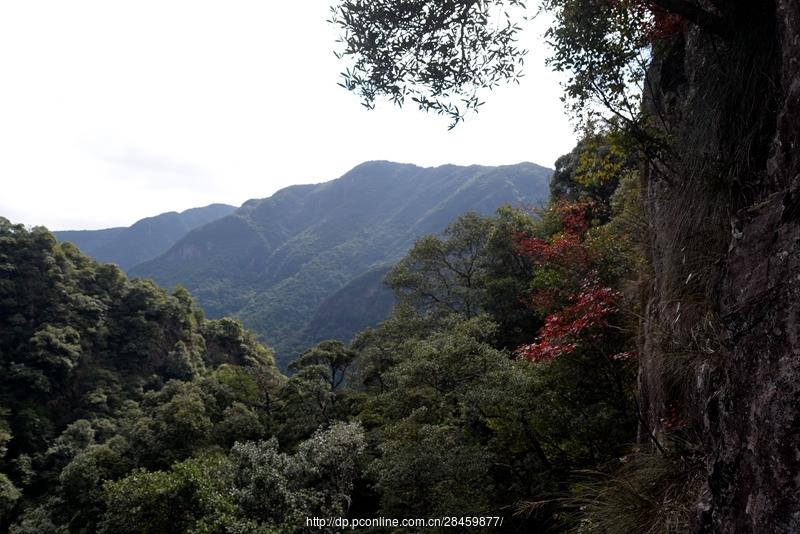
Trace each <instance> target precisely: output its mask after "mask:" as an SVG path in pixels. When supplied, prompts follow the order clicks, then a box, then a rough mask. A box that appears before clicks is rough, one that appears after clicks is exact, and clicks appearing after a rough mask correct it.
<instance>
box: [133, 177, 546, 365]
mask: <svg viewBox="0 0 800 534" xmlns="http://www.w3.org/2000/svg"><path fill="white" fill-rule="evenodd" d="M550 174H551V171H550V170H549V169H547V168H544V167H540V166H538V165H534V164H532V163H521V164H518V165H511V166H503V167H482V166H470V167H459V166H455V165H445V166H441V167H436V168H422V167H417V166H415V165H406V164H397V163H390V162H381V161H376V162H369V163H364V164H362V165H359V166H357V167H356V168H354V169H353V170H351V171H350V172H348V173H347V174H345V175H344V176H342V177H341V178H339V179H337V180H333V181H331V182H326V183H322V184H316V185H300V186H292V187H288V188H286V189H283V190H281V191H279V192H277V193H276V194H275V195H273V196H272V197H269V198H266V199H261V200H250V201H248V202H246V203H245V204H244V205H243V206H242V207H241V208H240V209H238V210H237V211H236V212H235V213H233V214H232V215H230V216H228V217H224V218H222V219H219V220H217V221H214V222H213V223H211V224H208V225H206V226H204V227H202V228H198V229H196V230H195V231H193V232H190V233H189V234H188V235H186V236H185V237H184V238H183V239H181V240H180V241H179V242H178V243H176V244H175V245H174V246H173V247H172V248H171V249H170V250H169V251H167V252H166V253H165V254H163V255H161V256H160V257H158V258H156V259H154V260H151V261H148V262H145V263H143V264H140V265H138V266H136V267H134V268H133V269H132V270H131V273H132V274H133V275H135V276H141V277H145V278H152V279H153V280H155V281H156V282H157V283H159V284H160V285H161V286H163V287H171V286H173V285H175V284H181V285H183V286H185V287H186V288H188V289H189V290H190V291H191V293H192V295H194V296H195V298H197V299H198V302H200V304H201V305H202V306H203V308H204V309H205V311H206V313H208V314H209V315H210V316H211V317H221V316H223V315H231V314H233V315H237V316H238V317H240V318H241V319H242V320H243V321H244V323H245V324H246V325H247V326H248V327H250V328H252V329H254V330H255V331H256V332H258V333H259V334H260V335H261V336H262V337H263V339H264V341H266V342H267V343H269V344H270V345H272V346H274V347H275V348H276V352H277V353H278V355H279V356H278V357H279V358H285V357H288V356H291V355H292V354H293V353H296V352H298V351H299V350H302V349H304V348H305V347H306V346H308V344H309V343H311V342H313V341H316V340H317V339H315V337H316V336H313V332H309V331H308V329H307V328H306V327H307V326H308V324H309V323H310V322H311V321H312V320H315V319H314V317H315V313H316V312H317V310H318V308H319V307H320V305H321V304H322V303H323V302H324V301H325V300H326V299H327V298H328V297H330V296H331V295H333V294H334V293H335V292H337V291H339V290H340V289H342V288H344V287H345V286H346V285H347V284H348V283H350V282H351V281H353V280H354V279H356V278H357V277H359V276H361V275H362V274H364V273H366V272H367V271H370V270H372V269H375V268H380V267H385V266H387V265H388V264H390V263H392V262H393V261H395V260H397V259H399V258H400V257H401V256H402V255H403V254H404V253H405V252H406V251H407V250H408V248H409V247H410V246H411V245H412V244H413V242H414V240H415V239H416V238H417V237H419V236H421V235H423V234H428V233H435V232H438V231H440V230H441V229H442V228H444V227H445V225H446V224H447V223H448V222H450V221H451V220H452V219H454V218H455V217H457V216H459V215H461V214H463V213H465V212H467V211H476V212H478V213H483V214H488V213H492V212H493V211H494V210H495V209H497V208H498V207H499V206H501V205H502V204H504V203H511V204H517V205H521V204H528V205H531V204H532V205H540V204H542V203H543V202H544V201H545V200H546V199H547V196H548V178H549V176H550ZM358 305H359V306H361V305H364V304H363V303H362V304H358ZM383 318H384V316H380V317H378V316H376V317H374V318H372V323H371V324H376V323H377V322H378V321H380V320H381V319H383ZM316 321H317V326H318V327H320V328H321V330H325V328H326V327H325V326H324V325H320V324H319V317H317V319H316ZM364 326H365V325H364V324H363V321H361V320H358V321H353V322H352V324H349V325H347V324H344V325H343V324H339V325H338V326H337V327H336V328H335V331H336V332H337V333H338V334H339V335H341V336H342V337H343V338H344V339H349V336H350V335H352V334H354V333H355V332H356V331H358V330H359V329H360V328H363V327H364Z"/></svg>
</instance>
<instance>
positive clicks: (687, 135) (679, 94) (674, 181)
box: [640, 0, 800, 533]
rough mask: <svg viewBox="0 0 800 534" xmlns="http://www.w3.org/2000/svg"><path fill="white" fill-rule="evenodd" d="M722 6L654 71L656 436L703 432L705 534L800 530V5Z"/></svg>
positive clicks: (650, 412)
mask: <svg viewBox="0 0 800 534" xmlns="http://www.w3.org/2000/svg"><path fill="white" fill-rule="evenodd" d="M712 1H713V4H714V5H713V6H712V5H711V4H708V5H707V6H706V7H707V8H708V10H709V11H715V12H717V13H719V14H720V16H721V18H722V20H723V24H722V25H721V27H718V28H716V29H715V30H714V31H712V30H709V29H702V28H697V27H693V28H692V29H690V31H689V32H688V33H687V34H686V35H680V36H676V37H674V38H673V40H672V41H671V42H670V43H667V44H664V45H663V46H661V49H659V50H657V51H656V54H655V57H656V60H655V61H654V63H653V66H652V69H651V72H650V80H651V86H652V87H653V88H654V89H653V91H652V93H650V94H649V95H647V98H646V100H647V103H646V106H648V108H649V111H650V112H651V115H652V116H653V117H656V119H655V120H656V121H657V124H658V127H659V128H660V129H661V130H663V131H664V132H665V133H666V134H668V136H669V138H670V146H671V147H672V150H671V151H668V152H667V153H666V156H664V157H663V158H661V159H660V161H658V162H653V163H650V164H648V166H647V168H646V169H645V172H644V173H643V180H644V184H643V186H644V187H643V190H644V191H645V192H646V193H645V194H646V202H647V208H648V219H649V223H650V232H651V239H650V249H649V251H648V253H649V257H650V260H651V265H652V273H651V274H652V276H651V278H650V280H649V283H648V285H647V288H646V290H645V291H646V299H645V302H646V314H645V319H644V322H643V328H642V335H641V339H642V342H641V347H640V348H641V351H640V352H641V371H640V390H641V392H642V410H643V412H644V416H645V419H646V420H647V422H648V424H649V426H650V428H649V429H644V428H643V429H642V438H641V439H642V440H645V439H648V438H647V436H648V434H649V433H650V432H652V433H653V434H655V435H656V436H661V435H662V434H663V433H664V432H665V428H664V427H665V426H667V425H666V421H667V419H668V415H667V414H671V413H675V412H677V413H679V414H680V417H681V418H683V419H685V420H686V421H687V422H688V423H689V425H688V426H689V428H694V429H695V432H696V439H697V441H699V442H702V443H703V449H704V453H705V467H706V473H705V479H706V485H705V487H704V489H703V491H702V492H701V494H700V495H698V496H697V505H696V513H695V514H694V520H693V525H692V529H693V530H694V531H695V532H726V533H727V532H730V533H734V532H735V533H741V532H800V2H798V1H797V0H712ZM715 6H716V7H715ZM645 430H648V431H649V432H645Z"/></svg>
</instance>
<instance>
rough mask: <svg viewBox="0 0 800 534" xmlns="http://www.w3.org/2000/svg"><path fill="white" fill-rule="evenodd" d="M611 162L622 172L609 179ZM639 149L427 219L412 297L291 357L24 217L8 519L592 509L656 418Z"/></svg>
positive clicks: (111, 526) (569, 514)
mask: <svg viewBox="0 0 800 534" xmlns="http://www.w3.org/2000/svg"><path fill="white" fill-rule="evenodd" d="M595 141H596V140H595ZM598 165H601V166H603V167H604V168H613V169H614V172H613V173H611V174H608V173H607V174H604V175H603V178H602V180H604V181H605V182H604V183H602V184H601V183H600V182H594V181H593V180H594V178H592V176H593V174H592V173H593V172H594V171H593V168H594V167H595V166H598ZM630 169H631V162H630V161H628V160H618V159H617V156H616V153H615V152H613V151H608V149H607V144H602V146H601V145H600V144H598V143H597V142H594V143H587V144H585V146H584V145H582V146H581V147H579V148H577V149H576V150H575V151H574V152H573V153H572V154H570V155H568V156H565V157H564V158H562V159H561V160H559V163H558V169H557V172H556V174H555V175H554V177H553V179H552V181H551V189H552V190H553V192H554V194H553V200H552V202H551V203H550V204H549V205H548V206H547V207H546V208H545V209H542V210H538V211H536V212H526V211H521V210H519V209H514V208H512V207H510V206H507V207H504V208H501V209H500V210H498V211H497V212H496V213H495V214H494V215H491V216H481V215H479V214H477V213H468V214H465V215H463V216H461V217H459V218H458V219H456V220H455V221H453V222H452V223H451V224H450V225H449V226H448V227H447V228H446V229H445V231H444V232H443V233H442V234H439V235H429V236H426V237H423V238H421V239H419V240H418V241H417V242H416V243H415V244H414V246H413V247H412V248H411V250H410V251H409V253H408V255H407V256H406V257H404V258H403V259H402V260H401V261H400V262H398V263H397V264H396V265H395V266H394V267H393V268H392V269H391V270H390V271H389V272H388V274H387V275H386V282H387V284H388V285H389V286H390V287H391V288H392V289H393V290H394V292H395V295H396V299H397V305H396V307H395V309H394V311H393V313H392V314H391V316H390V318H389V319H388V320H386V321H385V322H383V323H382V324H381V325H380V326H379V327H377V328H375V329H368V330H365V331H363V332H361V333H360V334H359V335H358V336H356V338H355V339H354V340H353V342H352V343H351V344H349V345H348V344H344V343H342V342H339V341H333V340H331V341H323V342H322V343H320V344H318V345H317V346H315V347H313V348H310V349H308V350H307V351H305V352H303V353H302V355H301V356H300V357H299V358H298V359H297V360H296V361H294V362H293V363H292V364H291V365H290V370H291V373H290V375H289V376H288V377H287V376H284V375H283V374H281V373H280V371H278V370H277V368H276V367H275V364H274V361H273V357H272V354H271V352H270V351H269V349H267V348H265V347H263V346H262V345H260V344H259V343H257V342H256V340H255V336H254V335H253V334H250V333H248V332H247V331H245V330H244V329H243V328H242V326H241V325H240V324H239V323H237V322H236V321H233V320H231V319H221V320H208V319H206V318H205V317H204V315H203V313H202V311H200V309H199V308H198V306H197V305H196V304H195V303H194V302H193V301H192V299H191V297H190V296H189V294H188V293H187V292H186V290H184V289H180V288H179V289H177V290H175V291H174V292H173V293H171V294H169V293H167V292H165V291H164V290H162V289H159V288H158V287H156V286H155V285H154V284H152V283H150V282H149V281H146V280H141V279H135V280H129V279H127V278H126V277H125V276H124V275H123V274H122V273H121V271H120V270H119V269H118V268H117V267H115V266H113V265H104V264H99V263H96V262H94V261H92V260H90V259H88V258H87V257H86V256H84V255H82V254H81V253H80V252H79V251H78V250H77V249H76V248H75V247H73V246H72V245H70V244H59V243H58V242H57V241H56V240H55V238H54V237H53V236H52V235H51V234H50V233H49V232H47V231H46V230H45V229H43V228H35V229H32V230H27V229H25V228H24V227H22V226H20V225H12V224H11V223H9V222H8V221H3V223H2V250H1V253H2V260H3V265H4V268H3V269H4V270H3V286H2V289H3V295H2V296H3V306H2V313H3V316H2V320H3V324H4V325H8V328H4V331H3V336H2V345H0V350H1V351H2V352H0V354H2V355H3V360H2V361H3V367H4V368H3V371H4V372H3V375H2V376H3V381H4V384H3V389H2V391H3V397H2V406H3V417H4V421H3V428H4V434H3V442H4V444H5V445H4V458H3V464H2V465H3V466H4V467H3V471H2V472H3V473H5V474H4V475H3V484H4V490H3V510H4V516H3V521H4V524H5V525H6V526H7V527H9V528H10V530H11V532H15V533H16V532H19V533H21V532H59V531H69V532H81V531H83V532H94V531H100V532H169V531H189V532H253V531H264V532H269V531H280V532H287V531H298V532H300V531H304V530H305V529H306V528H307V527H306V523H305V518H306V517H315V516H316V517H328V516H338V515H342V516H349V517H373V516H378V515H384V516H386V517H434V516H437V517H438V516H463V515H469V516H476V517H477V516H503V517H505V518H506V523H505V525H506V526H505V529H506V530H512V531H513V530H518V529H527V528H533V527H537V528H538V527H542V528H544V527H548V528H555V527H556V526H567V525H570V524H573V523H576V522H579V521H580V519H579V515H577V514H576V511H577V510H579V509H581V506H579V503H580V499H582V498H585V497H582V496H581V495H583V493H582V492H583V491H584V490H583V489H580V490H578V489H576V488H577V487H578V486H576V487H575V488H573V486H572V484H573V476H574V473H575V472H576V471H577V470H581V469H597V468H599V467H601V466H606V465H607V464H608V463H609V462H610V463H614V462H619V461H620V460H619V458H620V457H621V456H623V455H624V454H625V453H626V451H627V446H628V444H630V443H632V442H633V441H634V439H635V430H636V423H637V415H636V413H637V412H636V405H635V402H634V401H633V386H634V377H635V363H634V357H633V351H634V346H635V342H634V338H635V324H636V321H635V319H634V316H633V315H632V314H631V310H633V309H635V307H636V303H635V302H634V301H635V298H634V294H633V293H632V292H631V290H630V287H629V284H630V283H632V282H633V281H635V280H636V278H637V276H638V273H639V270H640V268H641V263H642V257H641V254H640V252H639V251H638V249H637V247H636V245H635V239H634V235H635V234H636V232H638V231H639V229H640V227H641V216H642V214H641V212H640V210H639V207H638V206H639V204H638V197H639V189H638V185H637V180H636V176H635V173H633V172H631V170H630ZM573 492H577V493H574V499H575V501H574V503H570V504H558V503H559V502H560V501H561V500H562V499H564V496H565V495H568V494H572V493H573ZM534 499H535V500H534ZM528 508H530V509H528ZM333 530H335V529H333Z"/></svg>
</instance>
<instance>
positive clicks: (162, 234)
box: [53, 204, 236, 270]
mask: <svg viewBox="0 0 800 534" xmlns="http://www.w3.org/2000/svg"><path fill="white" fill-rule="evenodd" d="M235 209H236V208H235V207H234V206H229V205H227V204H211V205H209V206H205V207H202V208H192V209H188V210H186V211H182V212H180V213H177V212H175V211H170V212H168V213H162V214H161V215H156V216H155V217H147V218H145V219H141V220H140V221H136V222H135V223H134V224H132V225H131V226H129V227H119V228H106V229H103V230H64V231H61V232H53V234H54V235H55V236H56V237H57V238H58V240H59V241H62V242H65V241H66V242H70V243H72V244H74V245H75V246H77V247H78V248H79V249H81V251H83V253H84V254H88V255H89V256H91V257H92V258H94V259H95V260H97V261H101V262H105V263H115V264H117V265H119V266H120V267H122V268H123V269H126V270H127V269H129V268H131V267H133V266H134V265H136V264H137V263H141V262H143V261H147V260H150V259H153V258H155V257H156V256H158V255H160V254H162V253H163V252H166V250H167V249H169V247H171V246H172V245H174V244H175V243H176V242H177V241H178V240H179V239H180V238H182V237H183V236H185V235H186V234H187V233H188V232H189V231H191V230H194V229H195V228H198V227H200V226H203V225H204V224H206V223H209V222H211V221H215V220H217V219H219V218H220V217H224V216H226V215H229V214H230V213H232V212H233V211H234V210H235Z"/></svg>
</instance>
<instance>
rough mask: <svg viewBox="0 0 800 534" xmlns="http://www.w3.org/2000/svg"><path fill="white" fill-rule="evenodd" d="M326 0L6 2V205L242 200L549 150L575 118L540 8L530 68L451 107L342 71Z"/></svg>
mask: <svg viewBox="0 0 800 534" xmlns="http://www.w3.org/2000/svg"><path fill="white" fill-rule="evenodd" d="M331 1H332V0H303V1H302V2H269V1H266V0H253V1H250V0H226V1H225V2H221V1H219V0H214V1H203V0H190V1H179V0H158V1H150V0H135V1H127V0H126V1H122V0H119V1H109V0H99V1H88V0H71V1H70V2H64V1H63V0H53V1H44V0H26V1H25V2H2V3H0V216H3V217H6V218H8V219H10V220H11V221H12V222H15V223H24V224H27V225H45V226H47V227H48V228H50V229H51V230H66V229H95V228H107V227H112V226H128V225H130V224H132V223H133V222H135V221H136V220H138V219H141V218H143V217H147V216H151V215H156V214H159V213H163V212H167V211H182V210H184V209H188V208H191V207H197V206H204V205H207V204H211V203H214V202H224V203H228V204H233V205H237V206H238V205H241V204H242V203H243V202H244V201H245V200H248V199H250V198H264V197H268V196H270V195H271V194H273V193H274V192H275V191H277V190H279V189H281V188H283V187H286V186H288V185H292V184H299V183H318V182H324V181H328V180H332V179H334V178H337V177H339V176H341V175H342V174H344V173H345V172H347V171H348V170H349V169H351V168H352V167H354V166H356V165H358V164H359V163H361V162H363V161H369V160H390V161H397V162H403V163H415V164H417V165H422V166H435V165H442V164H446V163H454V164H459V165H469V164H482V165H502V164H513V163H519V162H521V161H532V162H534V163H538V164H540V165H545V166H550V167H552V165H553V162H554V161H555V159H556V158H557V157H558V156H560V155H561V154H563V153H566V152H568V151H569V150H570V149H571V147H572V146H573V145H574V142H575V134H574V132H573V129H572V127H571V125H570V123H569V121H568V119H567V117H566V115H565V113H564V108H563V105H562V103H561V101H560V100H559V98H560V96H561V89H560V85H559V81H560V79H559V78H558V76H557V75H556V74H554V73H552V72H550V70H549V69H548V68H547V67H546V66H545V65H544V60H545V58H546V57H547V54H548V49H547V47H546V45H545V44H544V43H543V39H542V34H543V31H544V29H545V24H546V21H544V20H541V19H537V20H536V21H534V22H533V23H532V24H531V25H530V27H528V28H526V31H525V32H524V33H523V34H522V36H521V39H520V40H521V45H522V46H524V47H526V48H528V49H529V50H530V53H529V55H528V57H527V58H526V67H525V74H526V76H525V78H523V80H522V83H521V84H519V85H513V84H512V85H508V86H503V87H501V88H498V89H496V90H494V91H492V92H489V93H486V94H485V95H484V97H485V98H484V100H485V101H486V104H485V105H484V106H482V108H481V111H480V113H478V114H476V115H472V116H470V117H468V119H467V121H466V122H464V123H462V124H461V125H459V126H458V127H456V128H455V129H454V130H451V131H448V129H447V126H448V120H447V119H446V118H444V117H439V116H435V115H431V114H425V113H423V112H421V111H418V110H417V109H416V108H414V107H413V106H407V107H406V108H403V109H398V108H396V107H394V106H392V105H391V104H389V103H383V104H379V105H378V108H377V109H376V110H373V111H369V110H366V109H365V108H363V107H362V106H361V103H360V101H359V99H358V98H357V97H356V96H355V95H354V94H352V93H349V92H348V91H346V90H345V89H343V88H341V87H339V86H338V85H337V83H338V82H339V73H340V72H341V71H342V70H343V68H344V64H343V63H342V62H340V61H339V60H337V58H336V57H335V56H334V54H333V50H334V49H336V43H335V39H336V37H337V35H338V31H337V29H336V28H335V27H333V26H331V25H330V24H328V23H327V22H326V20H327V18H328V16H329V5H330V2H331Z"/></svg>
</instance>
